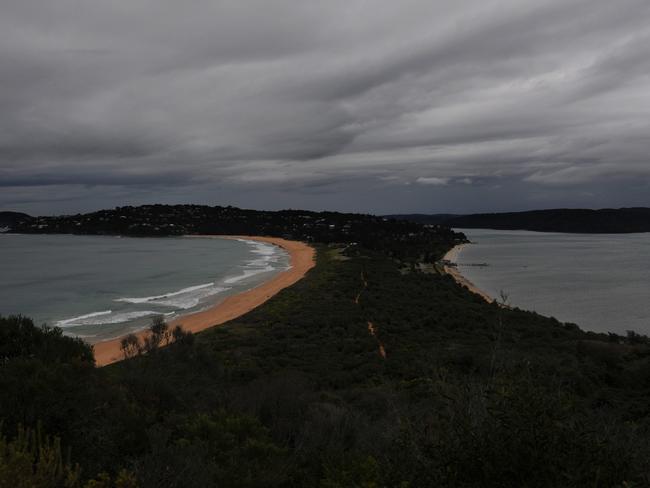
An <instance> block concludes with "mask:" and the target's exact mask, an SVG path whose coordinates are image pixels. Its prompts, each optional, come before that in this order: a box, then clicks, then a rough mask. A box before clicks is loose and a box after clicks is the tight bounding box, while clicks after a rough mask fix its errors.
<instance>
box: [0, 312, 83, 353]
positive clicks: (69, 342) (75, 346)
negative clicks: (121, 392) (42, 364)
mask: <svg viewBox="0 0 650 488" xmlns="http://www.w3.org/2000/svg"><path fill="white" fill-rule="evenodd" d="M25 357H37V358H39V359H41V360H43V361H48V362H72V361H75V362H79V363H84V362H85V363H91V364H92V363H93V362H94V358H93V353H92V349H91V347H90V346H88V344H86V343H85V342H84V341H82V340H81V339H75V338H71V337H65V336H63V334H62V333H61V329H59V328H53V327H36V326H35V325H34V323H33V322H32V320H31V319H28V318H26V317H21V316H10V317H2V315H0V361H3V362H4V363H7V362H9V361H12V360H14V359H16V358H25Z"/></svg>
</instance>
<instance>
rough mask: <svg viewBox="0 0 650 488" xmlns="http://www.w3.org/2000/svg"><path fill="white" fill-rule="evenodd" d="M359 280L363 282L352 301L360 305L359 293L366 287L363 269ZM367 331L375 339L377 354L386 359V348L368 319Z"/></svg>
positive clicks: (366, 281) (366, 282)
mask: <svg viewBox="0 0 650 488" xmlns="http://www.w3.org/2000/svg"><path fill="white" fill-rule="evenodd" d="M361 282H362V283H363V288H362V289H361V291H360V292H359V293H357V296H356V297H355V298H354V303H356V304H357V305H360V301H361V295H362V294H363V292H364V291H365V290H366V289H367V288H368V280H367V279H366V275H365V273H364V272H363V271H362V272H361ZM368 333H369V334H370V335H371V336H372V337H374V338H375V340H376V341H377V348H378V351H379V355H380V356H381V357H382V359H386V348H385V347H384V344H383V343H382V342H381V340H379V336H378V335H377V328H376V327H375V324H373V323H372V322H371V321H370V320H368Z"/></svg>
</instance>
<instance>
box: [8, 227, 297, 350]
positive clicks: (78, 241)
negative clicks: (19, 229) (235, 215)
mask: <svg viewBox="0 0 650 488" xmlns="http://www.w3.org/2000/svg"><path fill="white" fill-rule="evenodd" d="M288 267H289V256H288V254H287V253H286V252H285V251H284V250H282V249H280V248H279V247H277V246H273V245H271V244H266V243H260V242H254V241H249V240H230V239H218V238H214V239H212V238H195V237H173V238H172V237H170V238H128V237H116V236H73V235H24V234H0V315H5V316H6V315H12V314H22V315H25V316H28V317H31V318H32V319H34V322H35V323H36V324H39V325H40V324H47V325H51V326H57V327H61V328H62V329H63V333H64V334H66V335H70V336H78V337H81V338H83V339H84V340H86V341H88V342H90V343H95V342H99V341H102V340H107V339H112V338H115V337H119V336H122V335H124V334H127V333H130V332H135V331H137V330H141V329H143V328H145V327H147V326H148V325H149V324H150V323H151V320H152V318H153V317H154V316H157V315H162V316H164V317H165V318H166V319H167V320H172V319H174V318H176V317H178V316H182V315H184V314H188V313H191V312H195V311H199V310H202V309H205V308H208V307H210V306H213V305H214V304H215V303H217V302H219V301H221V300H223V299H224V298H225V297H226V296H228V295H232V294H235V293H239V292H241V291H245V290H247V289H250V288H253V287H255V286H257V285H258V284H260V283H261V282H263V281H266V280H268V279H269V278H270V277H272V276H273V275H274V274H276V273H278V272H280V271H282V270H285V269H288Z"/></svg>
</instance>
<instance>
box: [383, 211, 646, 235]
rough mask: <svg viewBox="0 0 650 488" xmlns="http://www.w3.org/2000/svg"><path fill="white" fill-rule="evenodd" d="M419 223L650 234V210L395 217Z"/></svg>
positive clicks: (489, 227) (545, 230) (546, 230)
mask: <svg viewBox="0 0 650 488" xmlns="http://www.w3.org/2000/svg"><path fill="white" fill-rule="evenodd" d="M393 217H399V218H403V219H405V220H411V221H414V222H419V223H429V224H444V225H448V226H450V227H456V228H461V229H471V228H474V229H499V230H532V231H537V232H573V233H580V234H610V233H611V234H624V233H632V232H650V208H645V207H637V208H617V209H614V208H606V209H600V210H589V209H570V208H559V209H552V210H532V211H528V212H508V213H486V214H473V215H456V216H453V215H452V216H449V217H447V218H446V215H445V214H434V215H417V214H416V215H410V216H409V215H402V216H393Z"/></svg>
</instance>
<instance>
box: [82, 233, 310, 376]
mask: <svg viewBox="0 0 650 488" xmlns="http://www.w3.org/2000/svg"><path fill="white" fill-rule="evenodd" d="M191 237H193V238H204V239H246V240H250V241H257V242H264V243H267V244H273V245H275V246H279V247H281V248H282V249H284V250H285V251H287V252H288V253H289V256H290V263H291V268H290V269H288V270H286V271H282V272H280V273H278V274H277V275H275V276H274V277H273V278H271V279H270V280H269V281H266V282H264V283H262V284H261V285H259V286H256V287H255V288H252V289H250V290H247V291H245V292H242V293H239V294H236V295H232V296H229V297H227V298H226V299H225V300H223V301H222V302H220V303H218V304H216V305H215V306H213V307H211V308H209V309H207V310H203V311H200V312H196V313H192V314H189V315H185V316H182V317H178V318H177V319H174V320H173V321H172V322H171V323H170V324H169V325H170V326H171V327H174V326H176V325H181V326H182V327H183V329H184V330H185V331H189V332H193V333H196V332H200V331H202V330H205V329H208V328H210V327H214V326H217V325H221V324H223V323H225V322H228V321H230V320H233V319H235V318H237V317H239V316H241V315H243V314H245V313H247V312H250V311H251V310H253V309H254V308H256V307H258V306H260V305H261V304H263V303H264V302H266V301H267V300H268V299H270V298H271V297H273V295H275V294H276V293H278V292H280V291H281V290H283V289H284V288H286V287H288V286H291V285H292V284H294V283H296V282H297V281H299V280H300V279H301V278H302V277H303V276H304V275H305V274H306V273H307V271H309V270H310V269H311V268H313V267H314V266H315V251H314V248H313V247H311V246H309V245H307V244H305V243H303V242H299V241H290V240H287V239H282V238H276V237H262V236H217V235H200V236H199V235H194V236H191ZM147 333H148V332H147V331H146V330H145V331H140V332H138V333H137V334H136V336H138V337H139V338H142V337H144V336H146V335H147ZM121 340H122V337H118V338H115V339H111V340H108V341H103V342H98V343H96V344H94V346H93V348H94V353H95V361H96V364H97V365H98V366H106V365H108V364H111V363H114V362H117V361H121V360H122V359H124V357H123V354H122V351H121V349H120V343H121Z"/></svg>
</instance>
